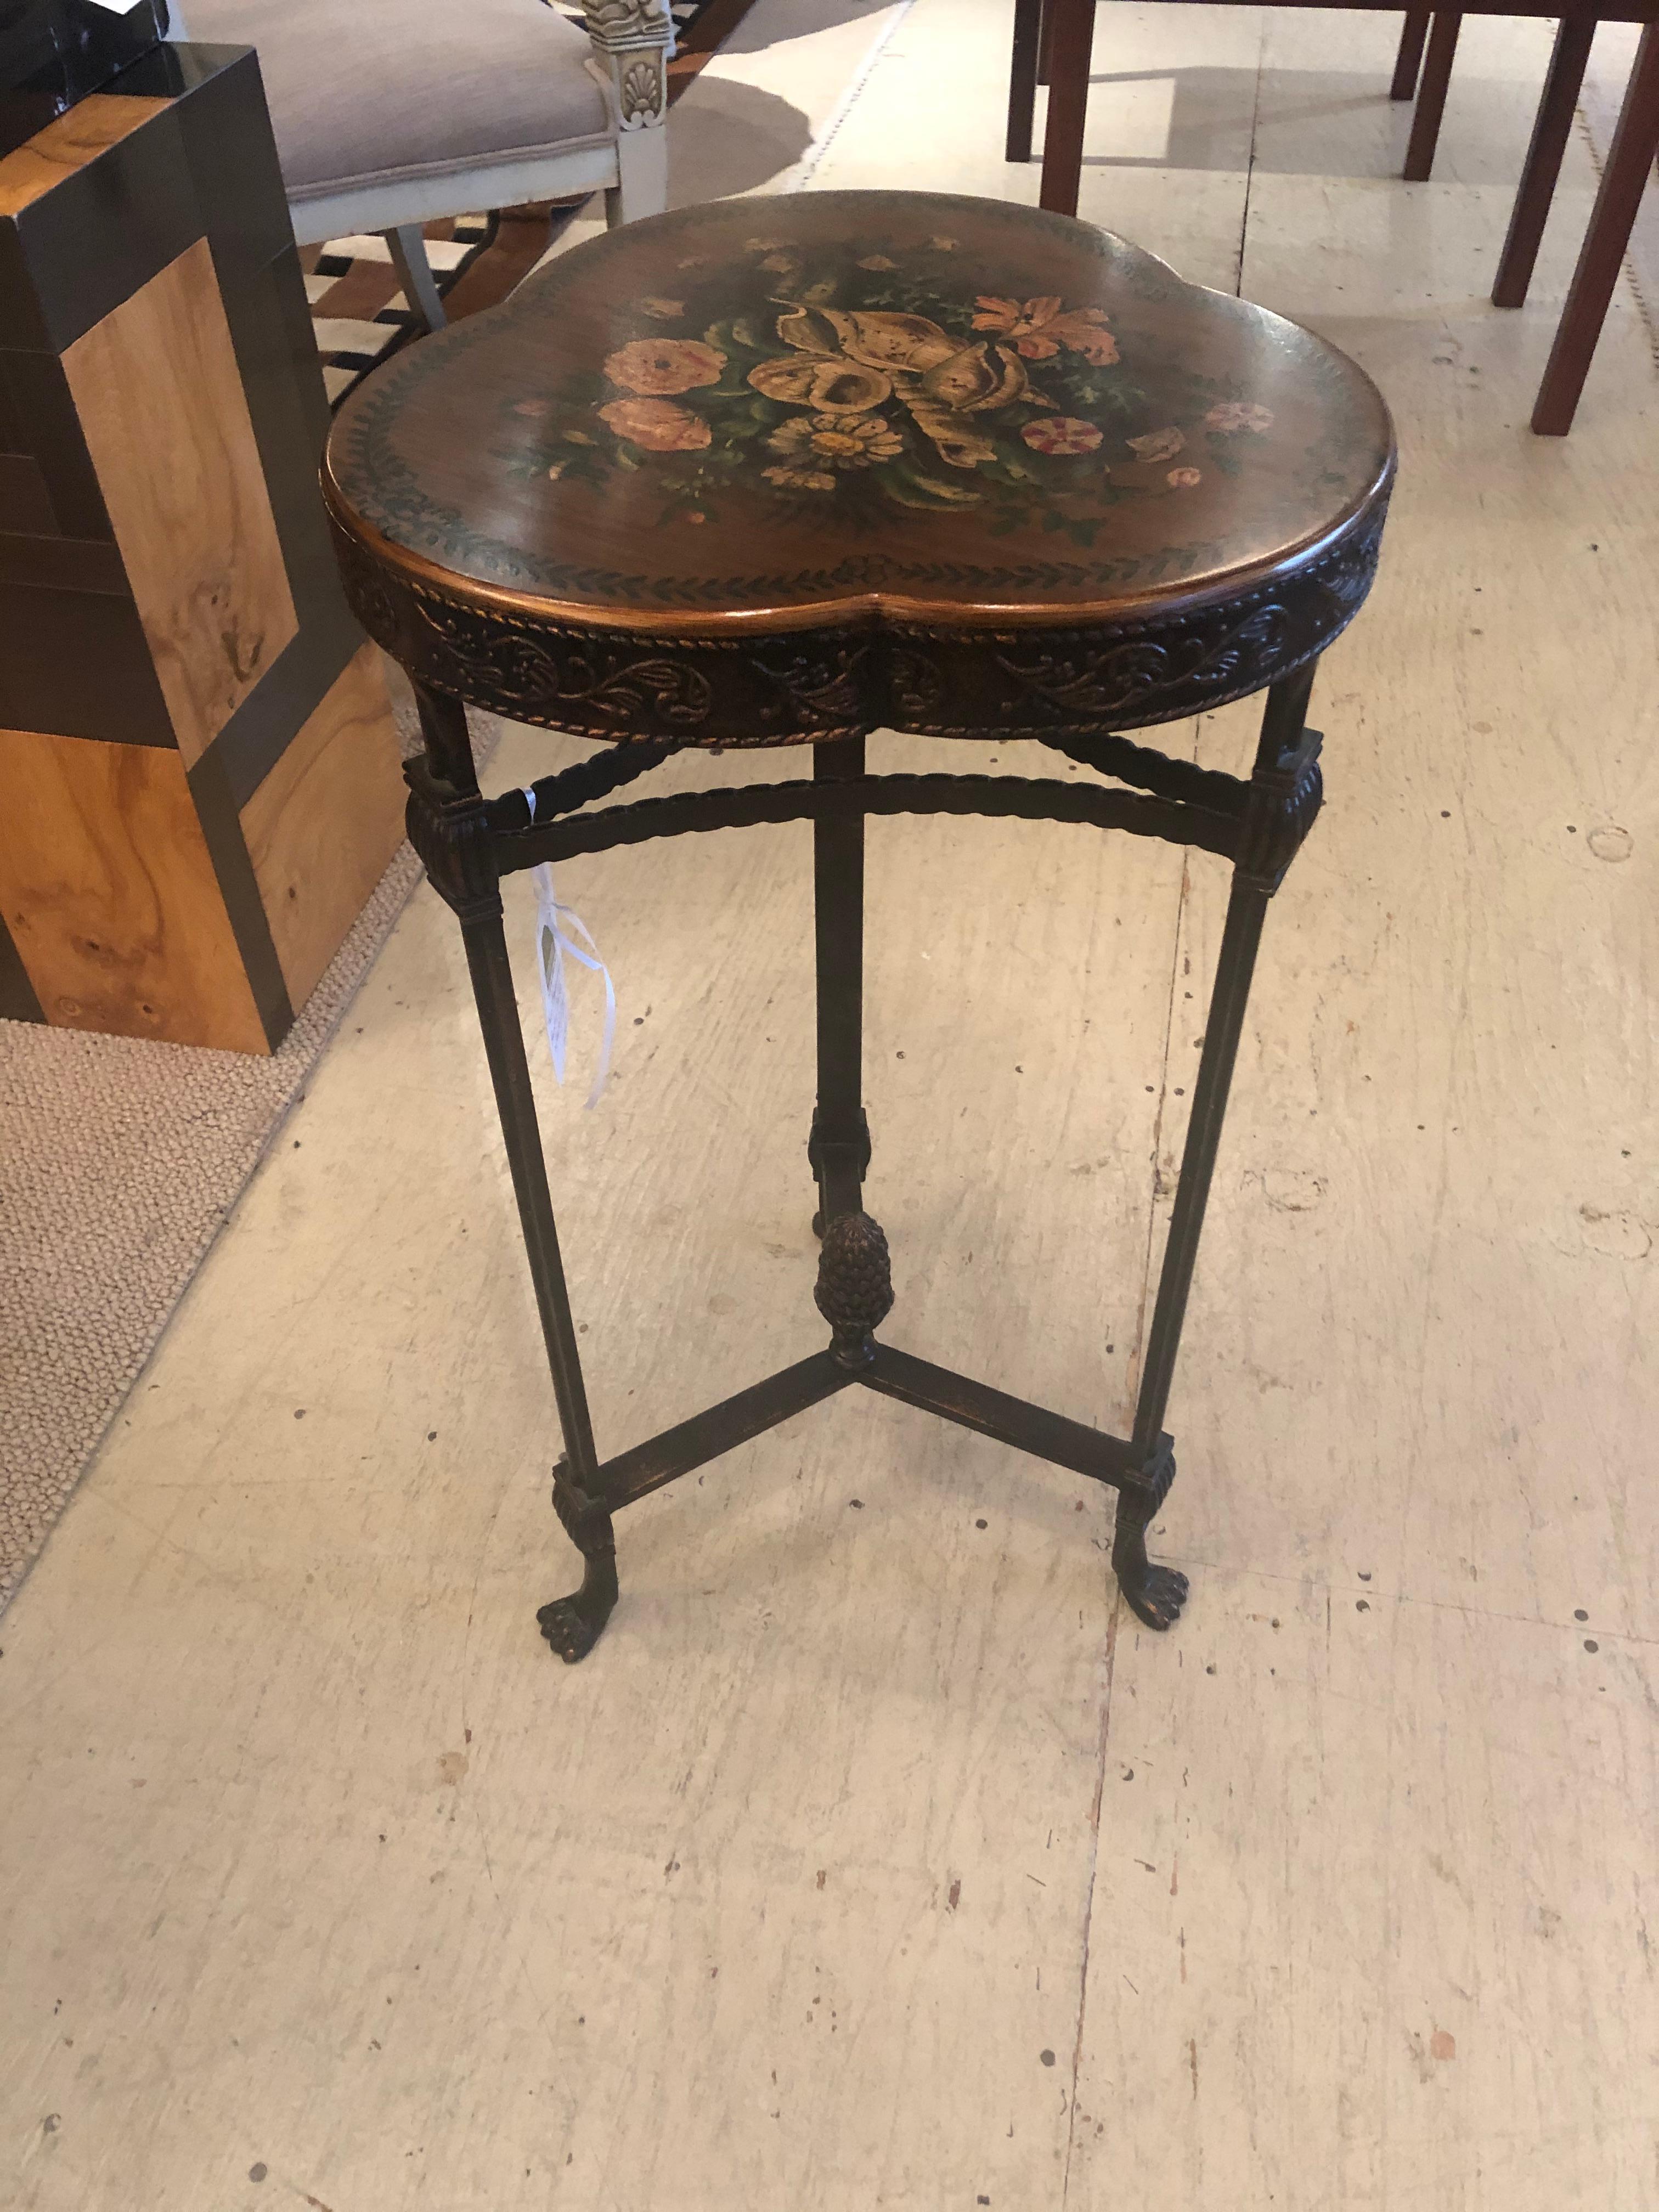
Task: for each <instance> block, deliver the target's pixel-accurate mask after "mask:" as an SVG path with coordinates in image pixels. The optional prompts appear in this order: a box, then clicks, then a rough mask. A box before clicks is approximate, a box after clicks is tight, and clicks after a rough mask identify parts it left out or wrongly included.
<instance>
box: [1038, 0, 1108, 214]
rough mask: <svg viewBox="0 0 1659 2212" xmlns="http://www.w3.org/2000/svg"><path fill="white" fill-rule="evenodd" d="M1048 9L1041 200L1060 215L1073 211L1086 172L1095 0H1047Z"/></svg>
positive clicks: (1042, 203) (1046, 206)
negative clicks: (1085, 131) (1085, 138)
mask: <svg viewBox="0 0 1659 2212" xmlns="http://www.w3.org/2000/svg"><path fill="white" fill-rule="evenodd" d="M1047 13H1048V18H1049V20H1050V21H1052V23H1053V25H1054V31H1053V41H1054V43H1053V59H1052V63H1051V65H1050V76H1049V84H1048V127H1047V128H1046V129H1045V131H1043V134H1042V195H1041V198H1040V201H1039V204H1040V205H1041V206H1042V207H1045V208H1049V209H1052V210H1054V213H1055V214H1056V215H1075V214H1076V213H1077V194H1078V186H1079V184H1080V183H1081V181H1082V178H1083V126H1084V123H1085V119H1086V118H1087V116H1088V112H1089V57H1090V54H1091V51H1092V49H1093V46H1094V40H1095V0H1048V8H1047Z"/></svg>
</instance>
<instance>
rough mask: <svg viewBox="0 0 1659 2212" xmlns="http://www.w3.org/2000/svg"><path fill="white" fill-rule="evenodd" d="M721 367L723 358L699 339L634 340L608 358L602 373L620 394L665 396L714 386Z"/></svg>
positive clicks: (722, 366) (724, 364)
mask: <svg viewBox="0 0 1659 2212" xmlns="http://www.w3.org/2000/svg"><path fill="white" fill-rule="evenodd" d="M725 367H726V356H725V355H724V354H723V353H720V352H718V351H717V350H716V349H715V348H714V347H713V346H711V345H705V344H704V343H703V342H702V339H701V338H635V339H634V340H633V342H632V343H630V344H629V345H625V346H618V347H617V350H616V352H615V353H613V354H611V356H609V357H608V359H607V360H606V362H605V374H606V375H607V376H608V377H609V378H610V380H611V382H612V384H620V385H621V386H622V388H623V391H624V392H650V393H663V394H666V393H670V392H690V391H691V390H692V389H693V388H694V387H695V386H697V385H700V384H718V383H719V382H720V372H721V370H722V369H723V368H725Z"/></svg>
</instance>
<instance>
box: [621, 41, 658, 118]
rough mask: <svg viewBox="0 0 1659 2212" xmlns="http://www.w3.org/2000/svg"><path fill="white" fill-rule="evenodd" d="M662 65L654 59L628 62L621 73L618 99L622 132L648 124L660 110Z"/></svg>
mask: <svg viewBox="0 0 1659 2212" xmlns="http://www.w3.org/2000/svg"><path fill="white" fill-rule="evenodd" d="M662 93H663V76H662V64H661V63H660V62H659V61H658V60H657V59H655V58H653V59H651V60H650V61H636V62H629V64H628V65H627V67H626V68H625V69H624V70H623V73H622V84H621V88H620V92H619V97H620V99H621V101H622V118H623V130H624V131H626V130H629V129H631V128H633V127H635V126H636V125H639V124H641V123H648V122H650V120H651V119H652V118H653V116H655V115H657V114H658V113H659V112H660V111H661V108H662Z"/></svg>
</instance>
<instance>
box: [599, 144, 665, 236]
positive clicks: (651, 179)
mask: <svg viewBox="0 0 1659 2212" xmlns="http://www.w3.org/2000/svg"><path fill="white" fill-rule="evenodd" d="M667 205H668V133H667V132H666V131H665V130H664V129H663V127H662V125H661V124H660V123H653V124H647V125H646V126H645V127H644V128H643V129H642V130H638V131H619V132H618V133H617V181H616V183H615V184H614V185H611V189H610V190H609V191H607V192H606V194H605V221H606V222H607V223H609V224H610V226H611V229H612V230H615V229H617V227H618V226H619V225H620V224H622V223H624V222H639V221H640V219H641V216H647V215H661V214H662V213H663V212H664V210H665V209H666V207H667Z"/></svg>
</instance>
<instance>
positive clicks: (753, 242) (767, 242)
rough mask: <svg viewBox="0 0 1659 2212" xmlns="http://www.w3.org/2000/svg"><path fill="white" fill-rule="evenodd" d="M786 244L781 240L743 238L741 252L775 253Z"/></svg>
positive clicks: (785, 241)
mask: <svg viewBox="0 0 1659 2212" xmlns="http://www.w3.org/2000/svg"><path fill="white" fill-rule="evenodd" d="M785 244H787V240H784V239H781V238H745V239H744V241H743V250H744V252H745V253H775V252H777V250H778V248H779V247H780V246H783V245H785Z"/></svg>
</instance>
